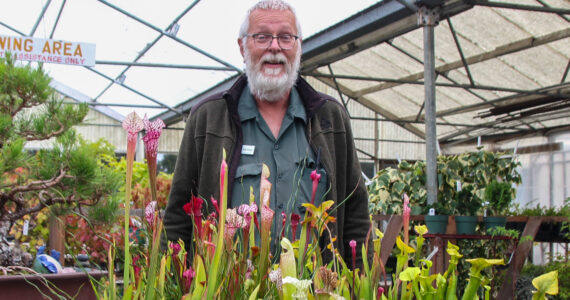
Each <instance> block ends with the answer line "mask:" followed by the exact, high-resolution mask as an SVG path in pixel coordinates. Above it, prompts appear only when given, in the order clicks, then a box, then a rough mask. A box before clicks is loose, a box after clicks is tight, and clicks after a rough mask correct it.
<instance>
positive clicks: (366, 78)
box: [302, 69, 544, 97]
mask: <svg viewBox="0 0 570 300" xmlns="http://www.w3.org/2000/svg"><path fill="white" fill-rule="evenodd" d="M436 73H438V74H443V73H441V72H438V71H437V69H436ZM302 75H305V76H312V77H323V78H337V79H351V80H362V81H378V82H387V84H394V86H397V85H400V84H415V85H424V84H425V81H417V80H406V79H393V78H384V77H370V76H356V75H342V74H335V75H331V74H324V73H318V72H311V73H302ZM422 77H423V76H422ZM446 79H449V78H447V77H446ZM435 85H436V86H442V87H451V88H462V89H476V90H485V91H497V92H507V93H525V94H526V93H532V92H531V91H529V90H521V89H513V88H506V87H500V86H490V85H475V86H472V85H470V84H459V83H444V82H436V83H435ZM382 90H383V89H382ZM535 93H536V94H541V95H542V94H544V93H541V92H535ZM352 94H353V95H354V96H358V97H362V96H363V95H361V93H360V91H353V92H352Z"/></svg>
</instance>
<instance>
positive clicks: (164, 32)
mask: <svg viewBox="0 0 570 300" xmlns="http://www.w3.org/2000/svg"><path fill="white" fill-rule="evenodd" d="M199 1H200V0H196V1H194V2H193V3H192V4H190V5H189V6H188V7H187V8H186V9H185V10H184V11H182V12H181V13H180V14H179V15H178V16H177V17H176V18H174V20H172V22H170V24H169V25H168V27H167V28H170V27H172V26H174V24H176V22H178V20H180V18H182V17H183V16H184V15H185V14H186V13H188V11H190V10H191V9H192V8H193V7H194V6H195V5H196V4H197V3H198V2H199ZM101 2H102V3H104V4H107V5H109V6H110V7H112V8H115V9H116V10H119V11H120V12H122V13H123V14H125V15H127V16H129V17H132V18H135V17H133V16H132V15H130V14H129V13H127V12H126V11H123V10H121V9H119V8H116V7H115V6H112V5H111V4H108V3H106V2H104V1H101ZM135 20H136V18H135ZM143 24H144V23H143ZM166 34H167V32H166V31H162V30H160V34H159V35H158V36H157V37H156V38H155V39H154V40H152V41H151V42H150V43H147V44H146V46H145V47H144V49H142V50H141V51H140V52H139V53H138V54H137V57H135V59H134V60H133V62H137V61H138V60H139V59H141V57H143V56H144V55H145V53H147V52H148V51H149V50H150V49H151V48H152V47H153V46H154V45H155V44H156V43H158V41H159V40H160V38H162V37H163V36H164V35H166ZM129 68H130V66H127V67H126V68H125V69H123V71H121V73H119V75H117V77H116V78H121V77H123V76H124V75H125V73H126V72H127V71H128V70H129ZM113 83H114V81H111V82H110V83H109V84H108V85H107V86H106V87H105V88H104V89H102V90H101V92H99V95H97V96H96V97H95V98H94V99H93V100H94V101H97V100H98V99H99V98H100V97H101V96H102V95H103V94H104V93H105V92H107V90H108V89H109V88H111V86H112V85H113Z"/></svg>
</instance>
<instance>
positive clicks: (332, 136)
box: [164, 75, 372, 265]
mask: <svg viewBox="0 0 570 300" xmlns="http://www.w3.org/2000/svg"><path fill="white" fill-rule="evenodd" d="M296 87H297V91H298V92H299V94H300V96H301V99H302V100H303V104H304V106H305V111H306V113H307V120H308V126H307V130H306V132H307V139H308V141H309V144H310V145H311V146H312V148H313V151H314V153H318V152H319V151H320V160H321V163H322V165H323V166H324V168H325V170H326V172H327V174H328V177H329V186H330V191H329V192H328V194H327V195H326V197H325V198H326V199H327V200H334V201H335V203H336V204H338V203H343V204H342V205H340V206H338V207H337V208H336V210H335V211H334V212H333V213H332V215H333V216H335V217H336V222H335V223H333V224H330V225H329V227H330V228H331V230H332V234H333V237H334V236H336V237H337V243H336V247H337V248H338V249H339V251H340V253H341V255H343V257H344V259H345V261H346V262H347V264H349V265H350V262H351V261H352V256H351V255H352V254H351V250H350V247H349V244H348V243H349V241H350V240H356V241H357V254H358V261H359V262H360V261H361V257H360V253H361V251H360V249H361V247H362V246H361V245H362V242H364V240H365V239H366V235H367V233H368V230H369V227H370V219H369V214H368V194H367V192H366V188H365V185H364V181H363V178H362V175H361V170H360V163H359V162H358V158H357V156H356V150H355V147H354V141H353V138H352V131H351V129H350V120H349V118H348V115H347V113H346V111H345V109H344V107H343V106H342V105H341V104H340V103H339V102H338V101H336V100H335V99H333V98H331V97H330V96H327V95H325V94H322V93H318V92H317V91H315V90H314V89H313V88H312V87H311V86H310V85H309V84H308V83H307V82H306V81H305V80H303V79H302V78H299V80H298V81H297V83H296ZM244 88H247V78H246V77H245V76H244V75H242V76H241V77H239V78H238V79H237V81H236V82H235V83H234V85H233V86H232V87H231V88H230V89H229V90H227V91H226V92H224V93H220V94H217V95H214V96H212V97H209V98H208V99H205V100H204V101H202V102H200V103H199V104H197V105H196V106H194V107H193V108H192V111H191V113H190V116H189V118H188V120H187V122H186V128H185V130H184V136H183V138H182V143H181V145H180V152H179V154H178V159H177V161H176V169H175V171H174V179H173V182H172V189H171V191H170V198H169V202H168V205H167V207H166V212H165V216H164V227H165V229H166V234H167V238H168V240H172V241H176V240H178V239H179V238H181V239H182V240H183V241H184V243H185V245H191V240H192V223H191V219H190V217H189V216H188V215H186V214H185V212H184V210H183V209H182V206H183V205H184V204H185V203H187V202H188V201H190V197H191V195H192V194H193V195H197V196H200V197H202V198H204V199H206V200H208V201H209V199H210V197H211V196H213V197H214V198H215V199H219V193H220V187H219V186H220V182H219V178H220V176H219V175H220V164H221V160H222V149H225V150H226V151H227V158H226V160H227V163H228V165H229V176H228V187H229V188H230V189H231V188H232V187H233V179H234V176H235V172H236V170H237V167H238V164H239V159H240V155H241V148H242V140H243V139H242V131H241V122H240V120H239V116H238V111H237V108H238V100H239V98H240V95H241V92H242V90H243V89H244ZM228 195H231V191H229V192H228ZM345 199H347V200H346V201H345V202H343V200H345ZM230 203H231V201H230ZM333 207H335V206H333ZM210 211H211V205H210ZM323 242H324V240H323V241H321V243H323ZM370 244H371V245H372V243H370ZM321 245H322V244H321ZM321 249H323V248H321ZM324 249H326V247H324ZM327 252H328V251H327ZM331 258H332V257H331V256H330V253H324V259H325V260H326V261H329V260H330V259H331Z"/></svg>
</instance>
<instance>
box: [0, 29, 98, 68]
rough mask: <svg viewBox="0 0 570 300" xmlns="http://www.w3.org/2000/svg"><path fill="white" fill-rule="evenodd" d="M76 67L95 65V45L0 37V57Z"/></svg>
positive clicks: (19, 37) (22, 37)
mask: <svg viewBox="0 0 570 300" xmlns="http://www.w3.org/2000/svg"><path fill="white" fill-rule="evenodd" d="M6 52H10V53H12V55H13V56H14V57H15V58H16V59H19V60H29V61H38V62H45V63H56V64H66V65H77V66H94V65H95V44H89V43H79V42H68V41H58V40H49V39H41V38H35V37H26V36H7V35H0V57H5V56H6Z"/></svg>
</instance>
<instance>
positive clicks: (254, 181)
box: [232, 163, 263, 207]
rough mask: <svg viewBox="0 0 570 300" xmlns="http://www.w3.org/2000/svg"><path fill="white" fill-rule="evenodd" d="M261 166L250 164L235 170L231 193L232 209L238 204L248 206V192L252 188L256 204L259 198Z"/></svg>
mask: <svg viewBox="0 0 570 300" xmlns="http://www.w3.org/2000/svg"><path fill="white" fill-rule="evenodd" d="M262 168H263V164H261V163H250V164H244V165H241V166H239V167H238V168H237V170H236V175H235V177H234V186H233V191H232V207H238V206H239V205H240V204H249V190H250V187H253V194H254V196H255V199H256V202H257V201H258V200H257V199H258V197H259V181H260V180H261V170H262Z"/></svg>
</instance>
